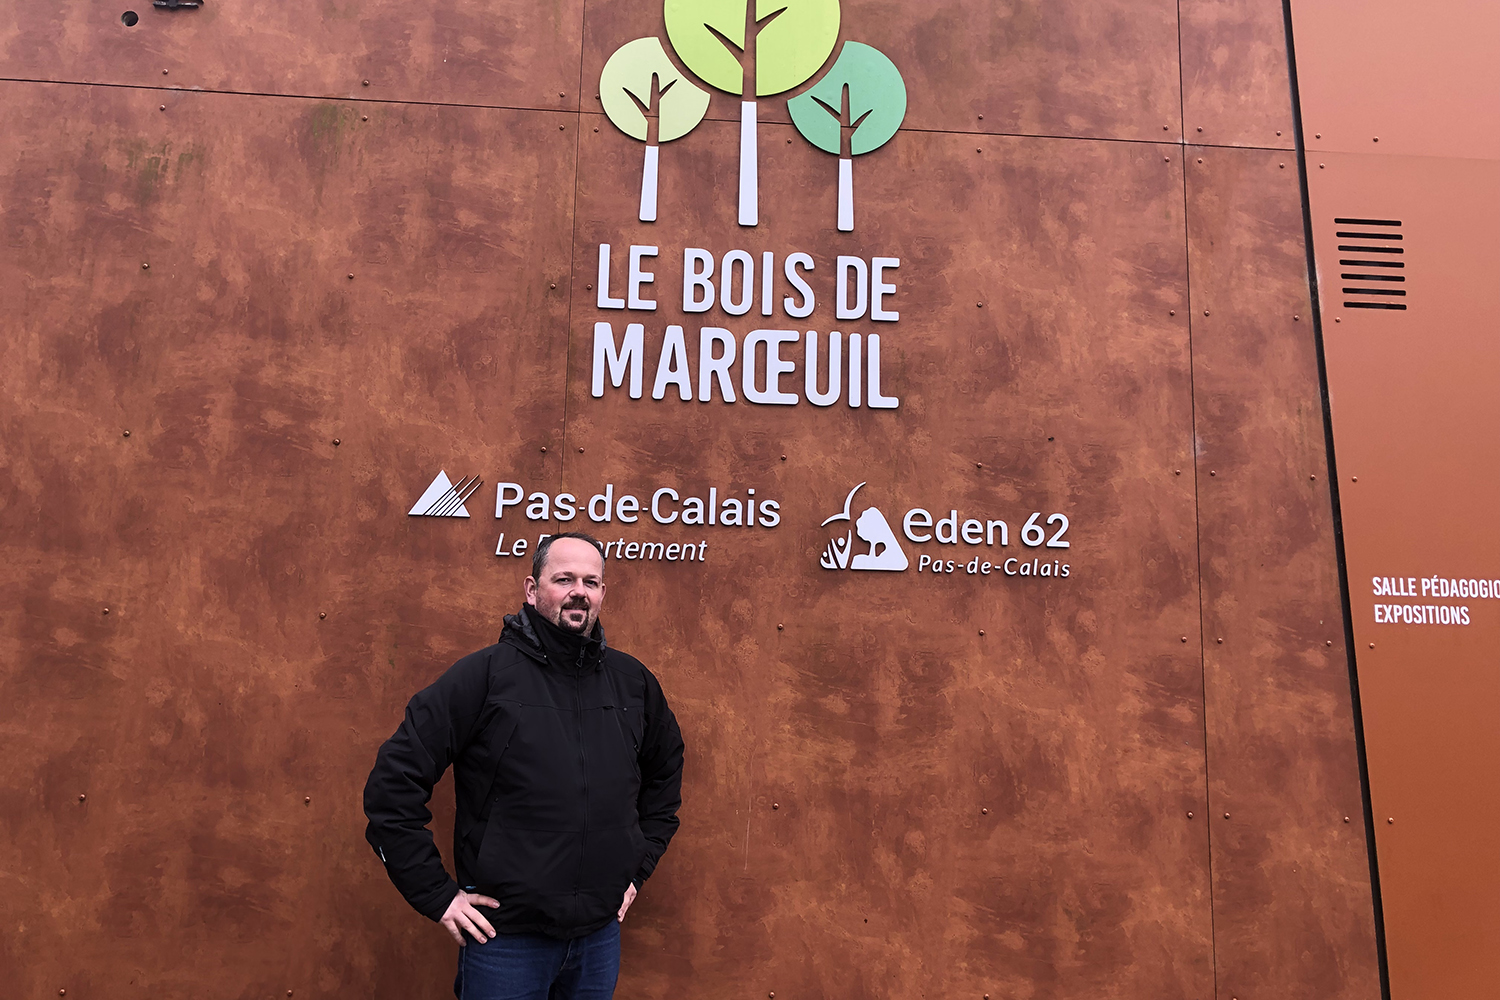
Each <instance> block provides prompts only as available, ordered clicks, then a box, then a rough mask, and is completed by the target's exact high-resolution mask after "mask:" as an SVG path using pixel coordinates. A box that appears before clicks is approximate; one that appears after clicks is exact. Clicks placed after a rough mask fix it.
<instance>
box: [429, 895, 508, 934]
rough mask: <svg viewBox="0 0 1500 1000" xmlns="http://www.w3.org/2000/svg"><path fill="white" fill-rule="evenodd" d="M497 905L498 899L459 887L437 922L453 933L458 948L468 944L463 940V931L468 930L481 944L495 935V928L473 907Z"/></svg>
mask: <svg viewBox="0 0 1500 1000" xmlns="http://www.w3.org/2000/svg"><path fill="white" fill-rule="evenodd" d="M499 905H500V901H499V900H498V899H491V898H490V897H488V896H481V895H479V893H477V892H464V891H463V890H462V889H460V890H459V893H458V895H457V896H454V897H453V902H451V903H449V904H448V909H447V910H446V911H444V913H443V917H442V919H441V920H439V921H438V923H440V924H442V925H443V926H444V927H446V928H447V929H448V933H449V934H452V935H453V940H455V941H457V942H458V946H459V947H460V948H462V947H463V946H464V945H465V944H468V942H467V941H465V940H464V933H463V932H464V931H468V932H469V933H470V934H471V935H473V937H474V940H475V941H478V942H479V943H480V944H483V943H484V942H486V941H488V940H490V938H493V937H494V936H495V928H493V927H491V926H490V922H489V921H488V920H486V919H484V914H483V913H480V912H479V911H478V910H476V909H475V908H474V907H476V906H488V907H490V908H491V909H494V908H495V907H498V906H499Z"/></svg>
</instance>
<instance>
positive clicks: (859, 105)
mask: <svg viewBox="0 0 1500 1000" xmlns="http://www.w3.org/2000/svg"><path fill="white" fill-rule="evenodd" d="M786 107H787V111H789V112H790V113H791V116H792V124H794V125H796V126H797V131H798V132H801V133H802V136H803V138H805V139H806V140H807V141H808V142H810V143H812V144H813V145H814V146H817V147H818V148H819V149H821V150H825V151H826V152H829V153H832V154H833V155H835V156H837V157H838V158H839V229H840V230H841V231H842V232H846V233H847V232H852V231H853V229H854V160H853V157H855V156H859V155H860V154H861V153H868V152H870V151H871V150H874V149H879V148H880V147H881V146H883V145H885V144H886V143H887V142H888V141H890V138H891V136H893V135H895V134H896V130H897V129H898V128H900V127H901V121H902V119H903V118H905V117H906V83H905V81H903V80H902V79H901V73H900V71H899V70H897V69H896V64H895V63H893V62H891V61H890V60H889V59H887V58H886V56H885V53H883V52H881V51H880V50H879V49H876V48H872V47H871V46H868V45H865V44H863V43H861V42H845V43H844V48H843V49H842V50H841V51H840V52H839V57H838V59H837V60H835V61H834V64H833V66H832V67H831V68H830V69H829V70H828V73H827V75H825V76H824V77H823V79H821V80H819V81H818V82H817V83H816V84H814V85H813V87H812V88H811V89H810V90H808V91H807V92H806V93H804V94H801V95H800V96H798V97H794V98H792V99H791V100H790V101H788V102H787V105H786Z"/></svg>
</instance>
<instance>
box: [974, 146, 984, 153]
mask: <svg viewBox="0 0 1500 1000" xmlns="http://www.w3.org/2000/svg"><path fill="white" fill-rule="evenodd" d="M974 152H976V153H982V152H984V150H982V149H980V148H979V147H978V146H975V147H974Z"/></svg>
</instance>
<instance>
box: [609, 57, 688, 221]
mask: <svg viewBox="0 0 1500 1000" xmlns="http://www.w3.org/2000/svg"><path fill="white" fill-rule="evenodd" d="M599 101H600V103H602V104H603V105H604V113H605V114H607V115H608V116H609V120H610V121H612V122H614V124H615V127H616V128H618V129H619V130H620V131H621V132H624V133H625V134H626V135H628V136H630V137H631V138H632V139H640V140H641V141H642V142H644V143H645V144H646V162H645V165H644V166H643V167H642V169H641V221H642V222H655V221H656V187H657V182H656V176H657V169H656V168H657V148H658V144H659V143H663V142H671V141H672V140H673V139H680V138H682V137H683V136H685V135H687V134H688V133H689V132H691V131H692V130H693V128H694V127H696V126H697V124H698V123H699V122H701V121H702V120H703V116H704V115H705V114H707V113H708V91H706V90H703V89H701V88H699V87H696V86H694V85H693V84H692V82H691V81H689V80H686V79H684V78H683V76H682V74H681V73H679V72H678V71H677V67H675V66H673V65H672V60H670V59H668V58H667V53H666V50H665V49H663V48H662V46H661V40H660V39H657V38H637V39H635V40H634V41H630V42H626V43H625V44H624V45H622V46H620V47H619V48H618V49H616V50H615V53H614V55H612V56H610V57H609V61H608V62H606V63H605V64H604V72H603V73H601V74H600V75H599Z"/></svg>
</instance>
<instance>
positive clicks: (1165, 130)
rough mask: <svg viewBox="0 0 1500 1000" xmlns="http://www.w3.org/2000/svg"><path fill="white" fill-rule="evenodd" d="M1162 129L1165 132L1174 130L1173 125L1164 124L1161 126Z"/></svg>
mask: <svg viewBox="0 0 1500 1000" xmlns="http://www.w3.org/2000/svg"><path fill="white" fill-rule="evenodd" d="M1161 130H1162V131H1163V132H1170V131H1171V130H1172V126H1170V125H1163V126H1162V127H1161Z"/></svg>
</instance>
